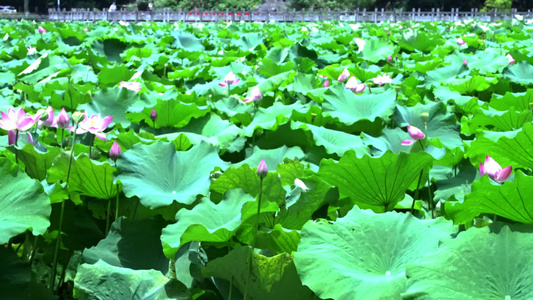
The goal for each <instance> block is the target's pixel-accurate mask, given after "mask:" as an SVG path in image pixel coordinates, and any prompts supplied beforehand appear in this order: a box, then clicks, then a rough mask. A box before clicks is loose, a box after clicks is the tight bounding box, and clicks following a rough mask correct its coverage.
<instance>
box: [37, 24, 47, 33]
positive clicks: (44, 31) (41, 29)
mask: <svg viewBox="0 0 533 300" xmlns="http://www.w3.org/2000/svg"><path fill="white" fill-rule="evenodd" d="M37 30H38V31H39V33H40V34H43V33H46V29H44V28H42V27H41V26H39V28H37Z"/></svg>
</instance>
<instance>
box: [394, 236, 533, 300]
mask: <svg viewBox="0 0 533 300" xmlns="http://www.w3.org/2000/svg"><path fill="white" fill-rule="evenodd" d="M532 248H533V235H532V234H531V233H521V232H511V230H510V229H509V227H507V226H506V227H504V228H502V230H501V231H500V233H499V234H495V233H489V230H488V228H483V229H477V228H471V229H469V230H467V231H466V232H461V233H460V234H459V236H458V237H457V238H456V239H453V240H449V241H446V242H445V243H444V245H443V246H442V247H441V248H440V250H439V251H438V252H437V253H435V254H434V255H428V256H426V257H425V258H423V259H422V260H421V261H420V262H419V263H416V264H411V265H408V266H407V270H406V275H407V278H408V280H407V286H406V288H407V291H406V292H405V293H404V294H402V296H403V299H442V300H456V299H463V300H477V299H532V298H533V286H532V285H531V282H532V281H533V271H532V269H531V265H532V264H533V256H532V255H531V249H532Z"/></svg>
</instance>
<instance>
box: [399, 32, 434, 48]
mask: <svg viewBox="0 0 533 300" xmlns="http://www.w3.org/2000/svg"><path fill="white" fill-rule="evenodd" d="M442 44H444V40H443V39H439V36H437V35H436V34H429V33H427V32H423V31H415V32H414V34H413V32H412V31H410V30H409V31H406V32H405V33H403V36H402V38H401V39H400V40H399V41H398V45H399V46H400V47H402V48H404V49H406V50H408V51H411V52H413V51H415V50H419V51H423V52H425V51H428V50H432V49H435V47H438V46H440V45H442Z"/></svg>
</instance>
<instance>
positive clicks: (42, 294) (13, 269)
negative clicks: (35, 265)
mask: <svg viewBox="0 0 533 300" xmlns="http://www.w3.org/2000/svg"><path fill="white" fill-rule="evenodd" d="M0 270H2V272H0V288H1V289H2V298H3V299H43V300H48V299H56V298H55V297H54V296H53V295H52V292H51V291H50V290H49V289H47V288H46V287H45V286H43V285H42V284H40V283H39V282H38V279H36V278H32V271H31V269H30V266H29V264H27V263H25V262H22V260H21V259H20V258H19V257H18V256H17V254H15V252H14V251H13V250H12V249H9V248H6V247H0Z"/></svg>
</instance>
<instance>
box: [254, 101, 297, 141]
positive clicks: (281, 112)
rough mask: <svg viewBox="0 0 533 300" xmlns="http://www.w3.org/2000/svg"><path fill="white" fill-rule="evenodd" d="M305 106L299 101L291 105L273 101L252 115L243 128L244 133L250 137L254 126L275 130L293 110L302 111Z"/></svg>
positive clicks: (285, 120)
mask: <svg viewBox="0 0 533 300" xmlns="http://www.w3.org/2000/svg"><path fill="white" fill-rule="evenodd" d="M305 110H306V107H305V106H303V105H302V104H301V103H299V102H295V103H293V104H291V105H284V104H283V103H281V102H275V103H274V105H272V106H270V107H269V108H259V110H258V111H257V113H255V115H254V116H253V119H252V123H250V124H249V125H248V126H246V127H245V128H244V135H245V136H248V137H251V136H252V135H253V134H254V131H255V130H256V128H260V129H262V130H265V129H268V130H276V128H278V126H279V125H281V124H284V123H286V122H287V121H288V120H289V118H290V117H291V115H292V112H293V111H298V112H304V111H305Z"/></svg>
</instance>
